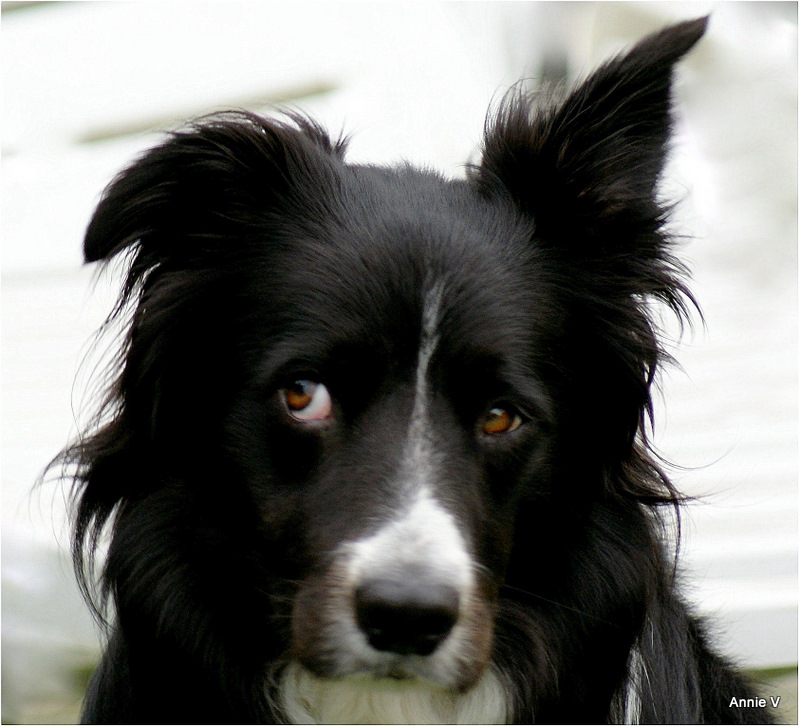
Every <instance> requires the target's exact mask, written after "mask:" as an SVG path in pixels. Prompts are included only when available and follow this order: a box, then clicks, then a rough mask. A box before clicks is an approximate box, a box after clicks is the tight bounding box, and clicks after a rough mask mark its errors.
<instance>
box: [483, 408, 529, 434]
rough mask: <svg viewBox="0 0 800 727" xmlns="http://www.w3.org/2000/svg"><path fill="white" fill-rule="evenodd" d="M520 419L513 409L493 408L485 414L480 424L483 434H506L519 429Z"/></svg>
mask: <svg viewBox="0 0 800 727" xmlns="http://www.w3.org/2000/svg"><path fill="white" fill-rule="evenodd" d="M521 424H522V417H521V416H520V415H519V414H517V413H516V412H515V411H514V410H513V409H506V408H504V407H502V406H494V407H492V408H491V409H489V411H488V412H486V415H485V416H484V417H483V421H482V422H481V429H482V430H483V433H484V434H508V433H509V432H513V431H514V430H515V429H517V428H519V426H520V425H521Z"/></svg>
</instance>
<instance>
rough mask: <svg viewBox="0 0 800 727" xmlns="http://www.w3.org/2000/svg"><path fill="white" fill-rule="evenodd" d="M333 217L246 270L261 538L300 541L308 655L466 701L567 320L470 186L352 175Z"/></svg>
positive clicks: (240, 416) (532, 474)
mask: <svg viewBox="0 0 800 727" xmlns="http://www.w3.org/2000/svg"><path fill="white" fill-rule="evenodd" d="M351 200H354V202H351ZM326 206H327V207H328V209H329V213H330V215H329V219H330V223H328V221H327V219H326V220H325V221H324V222H323V224H322V225H319V224H316V225H311V224H308V225H307V229H305V230H303V228H304V227H306V223H307V222H309V221H307V220H303V219H302V216H300V217H299V218H298V217H297V216H296V217H295V218H293V219H292V221H291V228H290V229H287V230H286V233H285V238H284V239H285V240H286V242H285V244H284V245H280V246H278V248H277V249H276V250H272V251H269V252H267V253H265V254H264V256H263V259H261V260H254V261H252V266H251V269H250V270H249V272H248V276H247V280H246V281H245V282H244V285H246V286H248V288H249V289H248V290H246V291H245V292H244V295H245V296H246V299H247V308H248V310H249V311H250V318H251V322H252V324H251V329H250V330H249V331H248V333H247V335H246V337H245V339H246V340H245V341H244V346H245V348H246V349H248V350H252V351H253V358H252V361H253V364H254V367H253V368H252V369H251V371H250V373H251V374H252V378H251V380H250V381H249V382H248V386H246V387H245V391H244V393H243V394H241V395H240V397H239V400H238V402H237V404H236V405H235V406H234V407H233V414H232V416H231V418H230V420H229V422H228V432H229V434H230V436H231V441H230V446H231V447H232V450H233V451H234V452H235V453H237V455H238V456H240V457H241V461H242V464H243V467H244V469H245V479H246V481H247V482H248V485H249V487H250V488H251V491H252V495H253V497H254V499H255V500H256V501H257V502H258V503H259V507H260V509H261V512H262V516H263V522H264V524H265V530H266V531H267V532H275V531H276V530H282V529H284V528H290V529H293V532H295V533H296V534H298V535H299V536H300V538H301V539H302V544H301V545H300V546H299V547H300V549H301V551H302V554H301V555H302V559H303V561H304V565H305V568H304V569H303V570H302V571H301V572H299V573H297V574H296V575H295V577H296V578H297V579H298V580H300V581H301V585H300V586H299V588H298V590H297V593H296V596H295V598H294V604H293V610H292V651H293V654H294V656H295V657H296V658H298V659H300V661H301V662H302V663H303V664H305V665H306V666H308V667H309V668H311V669H312V670H313V671H314V672H316V673H318V674H322V675H325V676H344V675H350V674H364V673H366V674H371V675H376V676H384V677H396V678H409V677H421V678H426V679H428V680H430V681H433V682H435V683H437V684H440V685H442V686H444V687H447V688H450V689H457V690H461V689H465V688H466V687H468V686H470V685H471V684H473V683H474V681H475V680H476V679H477V677H478V676H479V675H480V673H481V671H482V669H483V667H484V665H485V663H486V661H487V659H488V657H489V653H490V649H491V643H492V623H493V612H494V608H495V599H496V592H497V587H498V584H499V583H500V581H501V579H502V574H503V572H504V569H505V565H506V560H507V557H508V553H509V550H510V547H511V543H512V541H513V531H514V514H515V511H516V508H515V503H516V501H517V499H518V498H519V496H520V488H521V484H520V483H522V482H524V483H526V486H527V488H528V489H530V488H531V483H532V482H533V481H535V480H536V474H537V472H539V471H540V470H541V467H542V465H543V459H544V455H545V453H546V451H547V449H548V442H549V437H550V434H551V431H552V429H553V424H554V423H553V415H554V412H553V402H552V401H551V400H550V398H549V396H548V394H547V387H546V386H545V384H544V382H543V378H542V375H540V374H539V373H538V369H539V368H540V364H541V361H542V354H543V351H545V350H547V349H548V348H549V347H551V344H550V342H549V340H548V335H549V332H550V331H551V330H554V329H558V328H560V326H559V322H560V321H559V319H560V317H561V315H562V314H561V312H560V310H559V304H558V302H557V299H556V298H555V296H554V294H553V292H552V291H551V290H550V287H551V284H550V283H548V281H547V276H546V275H544V274H543V270H544V268H546V265H545V264H543V262H542V261H540V260H537V252H536V250H535V248H534V247H532V246H531V245H529V244H528V240H529V239H530V237H531V232H532V231H531V229H530V225H529V224H527V223H526V222H525V220H524V219H523V218H522V217H521V216H520V215H518V214H517V213H516V212H515V211H514V209H513V208H512V207H511V206H507V205H503V204H497V203H494V204H489V203H487V202H486V200H484V199H482V198H481V197H480V195H479V194H478V193H477V192H476V191H475V190H474V188H473V187H471V186H469V185H467V184H465V183H455V182H446V181H444V180H442V179H440V178H437V177H434V176H432V175H423V174H421V173H418V172H413V171H406V172H403V173H398V174H393V175H386V174H384V173H381V172H378V171H376V170H372V169H368V168H362V169H358V168H356V169H348V170H347V173H346V175H342V177H340V178H339V185H338V188H337V193H336V195H335V196H332V197H329V198H328V199H327V200H326ZM299 230H303V231H302V232H300V234H298V231H299ZM280 236H281V237H283V235H280ZM276 322H279V323H277V324H276Z"/></svg>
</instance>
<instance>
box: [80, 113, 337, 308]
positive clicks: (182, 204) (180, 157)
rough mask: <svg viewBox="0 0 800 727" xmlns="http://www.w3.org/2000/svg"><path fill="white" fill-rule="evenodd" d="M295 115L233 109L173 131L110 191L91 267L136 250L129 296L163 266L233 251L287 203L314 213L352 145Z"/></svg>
mask: <svg viewBox="0 0 800 727" xmlns="http://www.w3.org/2000/svg"><path fill="white" fill-rule="evenodd" d="M289 118H290V122H292V123H288V122H280V121H274V120H266V119H263V118H261V117H259V116H256V115H255V114H250V113H246V112H227V113H221V114H213V115H211V116H208V117H204V118H201V119H199V120H197V121H196V122H194V123H192V124H190V125H189V126H188V127H187V128H185V129H183V130H180V131H177V132H175V133H173V134H171V136H170V138H169V140H168V141H166V142H165V143H164V144H162V145H160V146H158V147H156V148H154V149H151V150H150V151H148V152H146V153H145V154H144V155H143V156H142V157H141V158H139V159H138V160H137V161H136V162H134V163H133V164H132V165H131V166H130V167H128V168H127V169H125V170H124V171H122V172H121V173H120V174H119V175H118V176H117V177H116V178H115V179H114V180H113V181H112V182H111V184H110V185H109V186H108V188H107V189H106V190H105V192H104V194H103V197H102V199H101V201H100V203H99V205H98V207H97V209H96V211H95V213H94V216H93V217H92V220H91V222H90V223H89V227H88V229H87V231H86V236H85V239H84V256H85V259H86V261H87V262H95V261H98V260H103V259H109V258H111V257H113V256H115V255H116V254H118V253H120V252H121V251H123V250H126V249H128V248H135V250H136V255H135V258H134V259H133V260H132V262H131V267H130V270H129V276H128V285H127V286H126V287H127V292H128V293H130V289H131V288H132V287H133V286H134V285H135V283H136V282H137V281H138V280H139V279H140V278H141V277H142V276H143V275H144V273H145V272H146V271H147V270H149V269H151V268H152V267H153V266H154V265H156V264H158V263H160V262H163V261H165V260H168V259H169V260H172V261H176V262H178V263H180V262H190V261H191V260H193V259H194V258H195V257H196V256H198V255H206V254H207V253H208V252H209V250H214V251H219V252H224V250H225V247H226V246H230V243H231V239H230V238H231V237H234V236H239V234H241V233H244V232H246V231H247V230H248V229H251V228H252V227H253V226H254V225H259V224H263V223H264V220H266V219H268V218H269V216H270V215H271V214H274V213H275V212H276V211H277V210H279V209H280V206H281V205H282V204H287V203H289V202H290V201H291V200H294V202H295V203H297V202H300V203H303V204H308V205H309V206H308V207H307V209H310V210H313V209H314V204H313V203H314V199H315V198H317V197H318V196H319V195H318V194H314V190H318V188H319V186H320V184H323V183H324V181H323V180H324V179H325V177H326V174H327V173H328V171H329V168H330V164H329V162H330V161H331V158H332V157H340V156H341V155H342V154H343V151H344V142H341V141H340V142H337V143H333V142H331V140H330V139H329V137H328V136H327V135H326V134H325V132H324V131H323V130H322V129H321V128H320V127H318V126H317V125H316V124H314V123H313V122H312V121H310V120H308V119H306V118H303V117H300V116H290V117H289ZM309 179H314V180H315V183H314V184H309V183H308V180H309ZM301 181H305V182H306V183H305V184H303V183H301ZM310 187H313V188H314V189H310ZM303 195H305V196H308V197H310V199H308V200H306V199H302V197H303ZM298 197H300V198H301V199H298Z"/></svg>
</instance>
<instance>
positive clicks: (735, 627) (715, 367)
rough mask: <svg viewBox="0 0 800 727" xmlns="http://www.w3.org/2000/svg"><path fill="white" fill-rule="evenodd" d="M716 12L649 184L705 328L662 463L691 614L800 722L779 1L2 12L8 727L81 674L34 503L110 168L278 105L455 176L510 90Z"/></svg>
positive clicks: (74, 695)
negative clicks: (166, 133)
mask: <svg viewBox="0 0 800 727" xmlns="http://www.w3.org/2000/svg"><path fill="white" fill-rule="evenodd" d="M708 12H711V13H712V17H711V24H710V29H709V32H708V35H707V36H706V38H705V39H704V40H703V41H702V42H701V44H700V45H699V46H698V47H697V49H696V50H695V51H693V52H692V54H691V55H690V56H689V57H688V58H687V59H686V61H685V62H683V63H682V64H681V66H680V69H679V75H678V96H679V99H680V107H679V111H678V134H677V138H676V142H675V146H674V150H673V154H672V159H671V163H670V169H669V173H668V175H667V177H668V180H665V188H664V192H665V194H666V195H668V196H669V197H670V198H672V199H679V200H682V202H681V204H680V206H679V209H678V222H677V227H678V229H679V230H680V231H682V232H686V233H687V234H691V235H692V239H691V240H689V241H687V243H686V245H685V248H684V254H685V257H686V258H687V259H688V261H689V263H690V265H691V267H692V270H693V273H694V279H695V283H694V291H695V293H696V295H697V298H698V300H699V301H700V303H701V305H702V308H703V311H704V314H705V318H706V327H705V328H704V327H703V326H702V325H698V326H697V327H696V328H695V330H694V331H693V332H691V331H690V332H687V333H686V334H685V335H684V337H683V338H682V339H681V340H680V342H679V343H676V345H675V354H676V356H677V358H678V359H679V360H680V362H681V364H682V370H679V369H673V370H671V371H670V372H669V373H668V375H666V376H665V377H664V378H663V380H662V382H661V390H662V395H661V397H660V399H659V402H658V428H657V431H656V437H655V441H656V444H657V446H658V448H659V450H660V452H661V453H663V455H664V456H665V457H666V458H668V459H669V460H670V461H671V462H674V463H676V464H677V465H680V468H679V469H678V468H676V469H675V470H674V472H673V475H674V479H675V481H676V483H677V485H678V486H679V488H681V489H682V490H683V491H684V492H686V493H688V494H690V495H695V496H698V497H699V499H698V501H697V502H696V503H695V504H693V505H692V506H691V507H690V508H689V511H688V513H687V515H686V517H685V519H684V534H683V541H682V550H683V555H684V560H683V564H684V570H685V572H686V578H685V580H686V583H687V586H688V588H689V594H690V598H691V600H692V601H693V603H694V604H695V605H696V607H697V610H698V611H699V612H701V613H702V614H705V615H708V616H710V617H712V618H713V623H714V627H715V631H714V633H715V637H716V639H717V641H718V643H719V644H720V646H721V648H722V649H724V650H725V651H726V652H727V653H728V654H729V655H730V656H731V657H732V658H734V659H735V660H736V661H738V662H739V663H740V664H742V665H743V666H745V667H747V668H748V669H753V670H758V672H759V676H760V677H762V678H764V679H765V680H767V681H768V682H769V684H770V687H769V688H768V689H767V690H766V691H767V693H768V694H773V695H775V696H781V697H782V706H783V707H784V708H785V710H786V711H785V712H784V718H785V719H786V720H787V721H792V720H793V721H795V722H796V720H797V717H796V681H797V669H796V665H797V366H796V364H797V245H796V243H797V5H796V3H790V2H783V3H782V2H755V3H749V2H740V3H712V2H707V3H701V2H692V3H687V2H666V3H637V2H623V3H584V2H570V3H538V2H513V3H488V2H487V3H484V2H463V3H462V2H445V3H437V2H425V3H423V2H401V3H391V2H389V3H371V4H367V3H355V2H353V3H340V2H324V3H309V2H304V1H302V0H299V1H292V2H290V1H289V0H287V1H286V2H211V3H206V2H172V1H170V2H160V3H157V2H144V1H141V0H140V1H135V2H125V3H121V2H120V3H117V2H86V3H84V2H38V3H29V2H3V3H2V20H1V22H0V48H2V51H1V52H2V64H3V65H2V69H3V107H2V218H0V224H1V225H2V288H1V290H2V437H3V439H2V465H3V466H2V721H3V722H6V723H8V722H18V723H31V722H33V723H43V722H66V721H72V720H75V719H76V718H77V715H78V709H79V704H80V699H81V691H82V689H83V688H84V685H85V680H86V677H87V675H88V674H89V673H90V672H91V670H92V668H93V665H94V663H95V660H96V658H97V655H98V650H99V641H98V633H97V632H96V629H95V627H94V626H93V624H92V621H91V619H90V617H89V615H88V611H87V609H86V608H85V606H84V605H83V603H82V602H81V600H80V596H79V594H78V591H77V588H76V586H75V585H74V579H73V576H72V573H71V566H70V562H69V557H68V549H69V545H68V527H67V525H66V520H65V512H66V508H67V506H66V497H65V494H66V488H65V486H64V485H63V484H61V483H58V482H53V481H46V482H45V483H44V484H43V485H42V486H41V487H39V488H38V489H34V485H35V483H36V480H37V477H38V476H39V475H40V474H41V472H42V470H43V468H44V467H45V466H46V464H47V463H48V461H49V460H50V459H51V458H52V457H53V456H54V455H55V454H56V453H57V452H58V450H59V449H60V448H61V447H63V446H64V444H65V443H66V442H67V441H68V440H69V439H70V438H71V437H73V436H74V435H75V433H76V431H77V428H78V426H79V424H80V422H82V421H85V420H86V417H87V416H88V414H90V413H91V408H92V402H93V399H92V395H91V394H92V392H91V389H90V387H89V385H88V381H89V380H90V378H91V373H92V368H93V366H94V365H96V363H97V361H98V360H99V357H100V354H99V353H98V352H97V351H93V350H92V348H91V336H92V333H93V331H94V330H95V329H96V328H97V326H98V325H99V324H100V322H101V321H102V319H103V317H104V316H105V314H106V313H107V312H108V310H109V307H110V305H111V301H112V300H113V296H114V292H115V290H116V286H117V283H118V281H117V280H115V279H114V277H113V276H105V277H102V278H100V279H99V280H98V281H97V282H96V284H94V285H93V277H92V276H93V270H92V269H91V268H87V267H83V266H82V265H81V255H80V249H81V238H82V233H83V230H84V227H85V225H86V222H87V220H88V218H89V216H90V214H91V212H92V209H93V207H94V205H95V204H96V202H97V201H98V198H99V195H100V193H101V191H102V189H103V187H104V185H105V184H106V183H107V182H108V181H109V180H110V179H111V177H112V176H113V175H114V174H115V172H117V171H118V170H119V169H120V168H121V167H122V166H123V165H125V164H126V163H127V162H128V161H130V160H131V158H132V157H133V156H134V155H136V154H137V153H138V152H139V151H141V150H142V149H144V148H146V147H148V146H150V145H152V144H154V143H156V142H157V141H158V140H159V139H160V138H161V136H160V133H161V132H162V131H163V130H165V129H168V128H171V127H174V126H175V125H177V124H178V123H180V121H181V120H183V119H186V118H188V117H191V116H195V115H197V114H201V113H205V112H208V111H213V110H217V109H221V108H230V107H243V108H248V109H252V110H255V111H259V112H264V113H272V112H274V110H275V108H276V106H277V105H291V106H295V107H299V108H301V109H303V110H305V111H307V112H308V113H310V114H311V115H313V116H315V117H316V118H317V119H318V120H319V121H321V122H322V123H323V125H325V126H326V127H328V128H329V129H330V130H331V131H332V132H333V133H334V134H336V133H338V132H339V131H340V130H345V131H346V132H347V133H349V134H350V135H351V137H352V142H351V145H350V155H349V156H350V159H352V160H354V161H369V162H384V163H392V162H397V161H401V160H409V161H411V162H417V163H421V164H426V165H431V166H435V167H438V168H439V169H441V170H443V171H444V172H446V173H447V174H449V175H453V176H457V175H461V174H463V165H464V163H465V162H466V161H468V160H474V158H475V151H476V149H477V147H478V145H479V142H480V138H481V130H482V125H483V121H484V116H485V113H486V109H487V106H488V105H489V104H490V103H491V102H493V101H496V100H497V99H498V98H499V96H500V95H501V94H502V92H503V91H504V90H505V89H507V88H508V86H509V85H510V84H512V83H514V82H515V81H516V80H517V79H519V78H520V77H522V76H525V77H528V78H530V79H533V82H534V83H536V82H537V81H541V80H543V79H546V80H549V81H554V80H556V81H557V80H559V79H562V78H566V79H567V80H569V81H572V80H574V79H576V78H579V77H581V76H582V75H584V74H585V73H586V72H588V71H589V70H590V69H591V68H592V67H593V66H594V65H596V64H597V63H598V62H599V61H601V60H602V59H603V58H605V57H607V56H608V55H609V54H612V53H615V52H617V51H619V50H620V49H622V48H623V47H625V46H626V44H629V43H631V42H633V41H635V40H637V39H638V38H639V37H641V36H642V35H644V34H646V33H648V32H650V31H652V30H655V29H657V28H659V27H661V26H662V25H665V24H667V23H669V22H673V21H677V20H681V19H687V18H692V17H696V16H698V15H701V14H706V13H708ZM82 362H83V365H82ZM78 371H80V372H81V373H80V374H79V375H77V376H76V373H77V372H78ZM665 409H666V411H665Z"/></svg>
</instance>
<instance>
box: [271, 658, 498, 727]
mask: <svg viewBox="0 0 800 727" xmlns="http://www.w3.org/2000/svg"><path fill="white" fill-rule="evenodd" d="M279 699H280V702H281V708H282V711H283V714H284V717H285V718H286V719H287V720H288V721H289V722H290V724H505V723H506V720H507V719H508V717H509V714H508V712H509V709H508V700H507V695H506V690H505V688H504V686H503V682H502V680H501V678H500V677H499V676H498V675H497V674H496V673H495V672H494V671H493V670H492V669H491V668H490V669H487V671H486V672H485V674H484V675H483V677H482V678H481V679H480V681H479V682H478V683H477V684H476V685H475V686H474V687H473V688H472V689H471V690H470V691H468V692H467V693H466V694H451V693H449V692H445V691H443V690H440V689H437V688H436V687H435V686H429V685H427V684H422V683H406V682H392V681H390V680H379V681H376V680H374V679H368V678H353V679H345V680H337V681H334V680H328V679H319V678H318V677H315V676H314V675H313V674H311V672H309V671H307V670H306V669H304V668H303V667H301V666H299V665H296V664H291V665H290V666H289V667H287V669H286V671H285V672H284V674H283V678H282V680H281V685H280V697H279Z"/></svg>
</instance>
